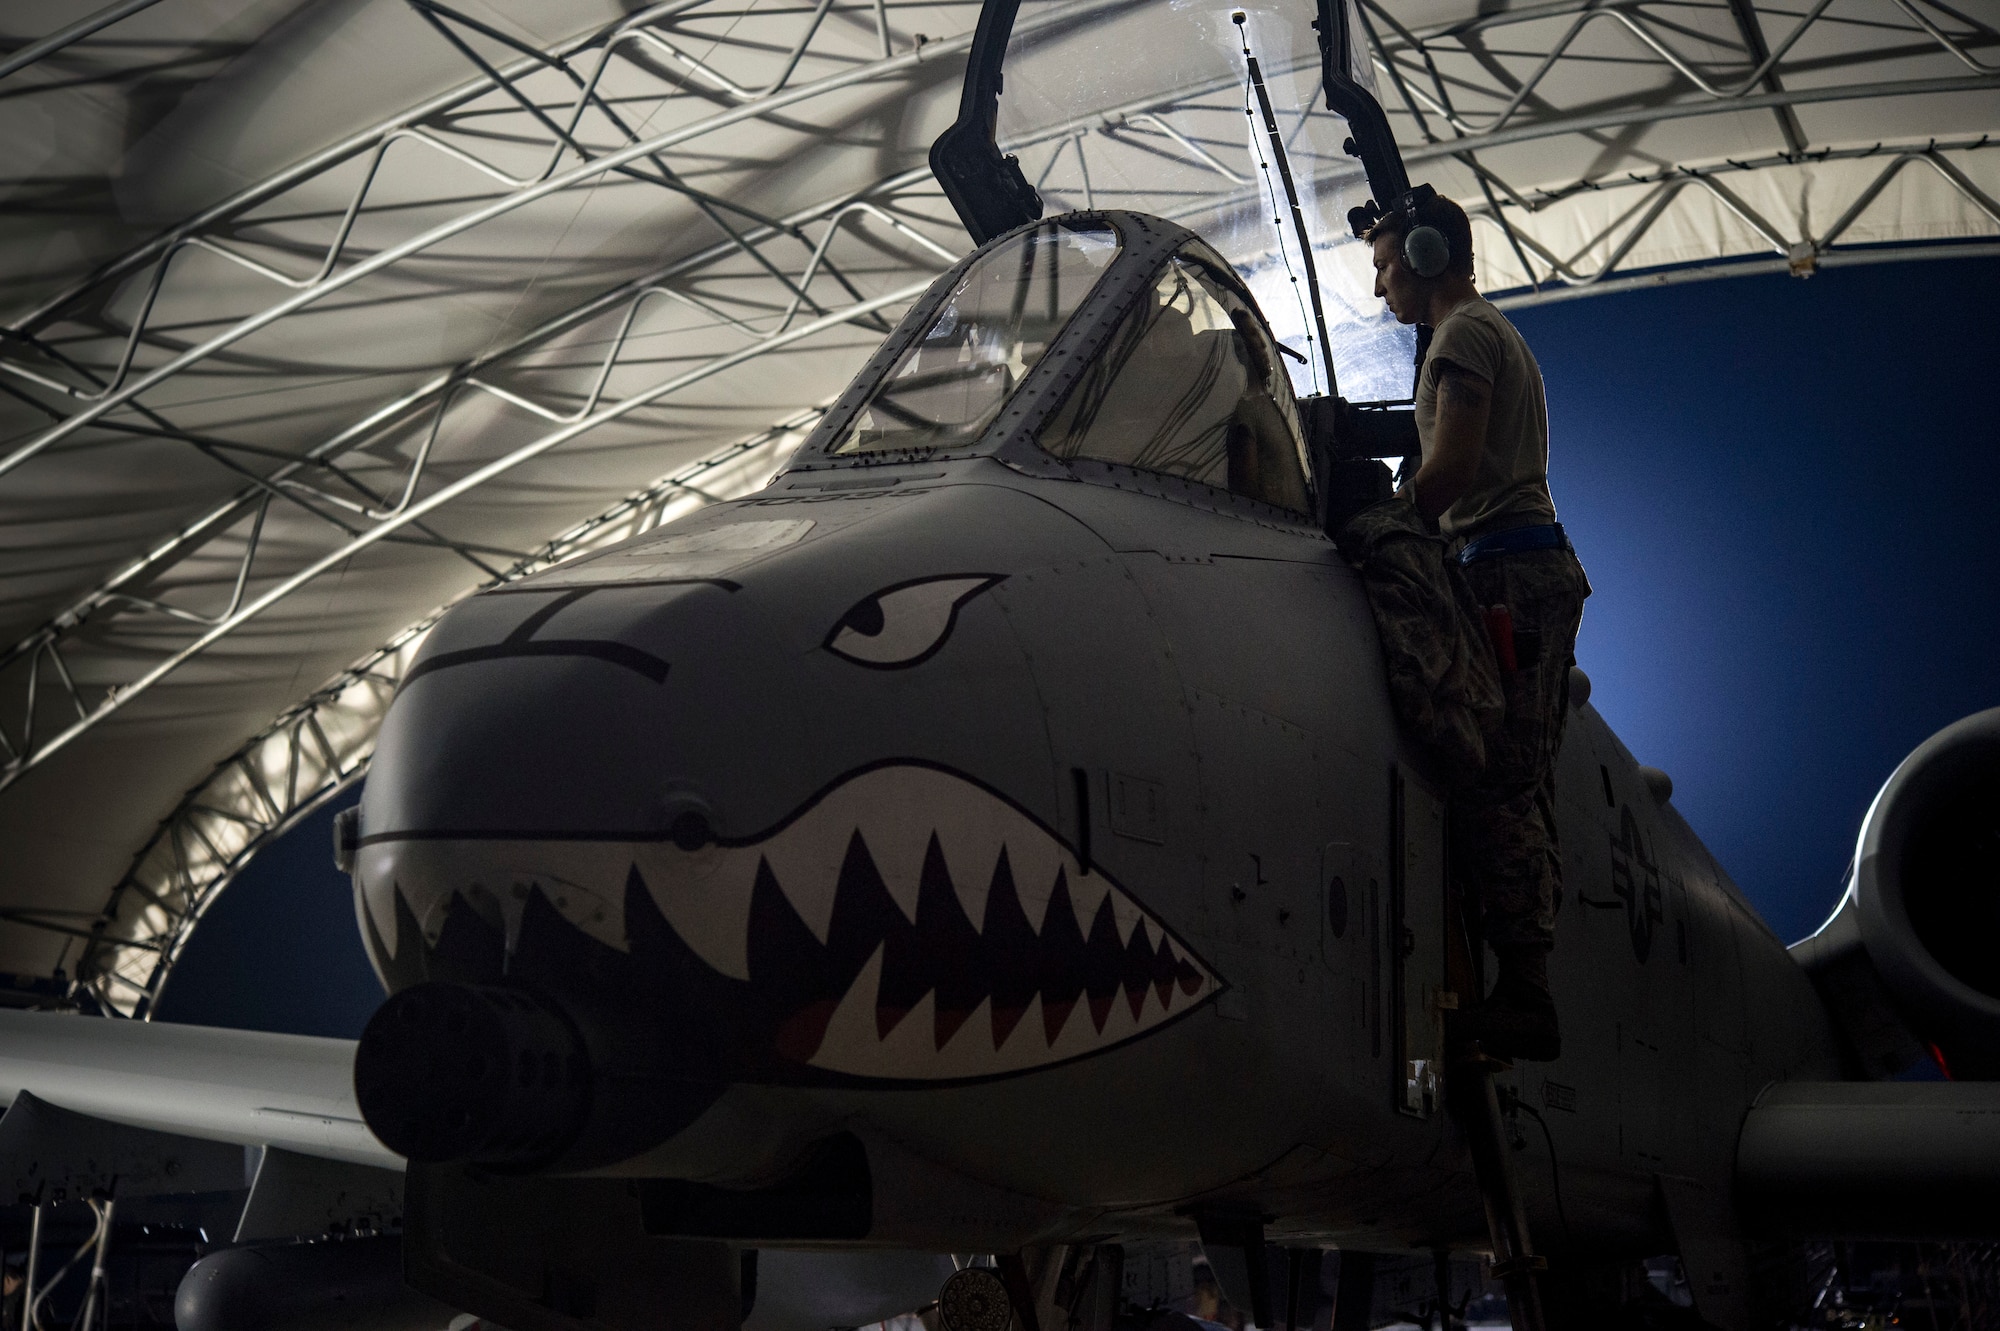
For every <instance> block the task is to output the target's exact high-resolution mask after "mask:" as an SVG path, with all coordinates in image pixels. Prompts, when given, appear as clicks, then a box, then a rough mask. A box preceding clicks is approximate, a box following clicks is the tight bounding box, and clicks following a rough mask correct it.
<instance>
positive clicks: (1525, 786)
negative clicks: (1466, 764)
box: [1451, 550, 1590, 950]
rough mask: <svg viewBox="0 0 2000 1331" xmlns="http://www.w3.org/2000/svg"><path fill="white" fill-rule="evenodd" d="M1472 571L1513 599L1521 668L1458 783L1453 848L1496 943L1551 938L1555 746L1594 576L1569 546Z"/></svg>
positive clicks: (1491, 592) (1556, 893) (1471, 579)
mask: <svg viewBox="0 0 2000 1331" xmlns="http://www.w3.org/2000/svg"><path fill="white" fill-rule="evenodd" d="M1464 571H1465V577H1466V581H1467V582H1468V583H1470V584H1471V587H1472V593H1473V596H1474V599H1476V600H1477V601H1478V603H1479V604H1480V605H1482V606H1494V605H1504V606H1506V607H1507V613H1508V615H1509V617H1510V618H1511V619H1512V620H1513V625H1514V654H1515V664H1516V666H1517V667H1518V669H1516V670H1513V671H1511V672H1509V671H1507V670H1505V669H1502V670H1501V672H1500V682H1501V690H1502V692H1503V693H1504V694H1505V695H1506V699H1507V710H1506V715H1505V717H1504V719H1503V720H1502V721H1501V724H1500V727H1499V730H1498V733H1492V734H1489V735H1488V736H1487V740H1486V766H1485V770H1484V771H1483V772H1482V773H1481V774H1480V776H1479V778H1478V779H1477V780H1476V781H1473V782H1470V783H1468V784H1466V785H1463V786H1459V787H1456V788H1455V789H1454V790H1453V791H1452V800H1451V820H1452V821H1451V831H1452V837H1451V840H1452V847H1453V856H1452V857H1453V860H1454V861H1455V867H1456V870H1457V874H1458V877H1459V880H1460V881H1461V882H1463V883H1465V884H1467V885H1468V886H1469V887H1474V888H1476V892H1477V898H1478V901H1479V909H1480V916H1481V920H1482V924H1483V927H1484V932H1485V935H1486V941H1487V942H1488V943H1490V944H1491V945H1492V946H1493V947H1494V948H1495V949H1496V950H1499V949H1506V948H1520V947H1529V948H1536V947H1539V948H1547V947H1549V946H1550V945H1552V944H1553V943H1554V941H1555V927H1556V911H1557V909H1558V908H1559V907H1560V906H1561V904H1562V850H1561V846H1560V844H1559V843H1558V841H1557V837H1556V819H1555V772H1556V754H1557V751H1558V750H1559V749H1560V748H1561V747H1562V737H1563V723H1564V721H1565V719H1566V718H1567V716H1568V712H1569V670H1570V666H1572V665H1573V664H1575V660H1576V658H1575V655H1574V653H1575V650H1576V631H1577V627H1578V625H1579V624H1580V623H1581V622H1582V620H1583V602H1584V598H1585V597H1587V596H1589V595H1590V582H1589V580H1588V579H1587V578H1586V577H1585V576H1584V573H1583V565H1581V564H1580V563H1578V562H1577V558H1576V556H1575V555H1574V554H1572V553H1571V552H1569V551H1568V550H1530V551H1524V552H1522V553H1520V554H1512V555H1497V556H1493V557H1491V558H1487V559H1483V560H1480V561H1479V562H1477V563H1474V564H1468V565H1466V566H1465V570H1464Z"/></svg>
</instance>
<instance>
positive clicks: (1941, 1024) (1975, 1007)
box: [1793, 708, 2000, 1078]
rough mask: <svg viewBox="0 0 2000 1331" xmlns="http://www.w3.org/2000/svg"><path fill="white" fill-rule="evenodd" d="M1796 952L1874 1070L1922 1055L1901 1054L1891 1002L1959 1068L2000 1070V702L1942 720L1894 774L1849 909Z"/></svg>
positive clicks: (1875, 815)
mask: <svg viewBox="0 0 2000 1331" xmlns="http://www.w3.org/2000/svg"><path fill="white" fill-rule="evenodd" d="M1793 954H1794V955H1795V956H1797V957H1798V959H1799V961H1800V962H1801V964H1803V965H1804V966H1805V967H1806V969H1807V970H1808V971H1810V972H1811V973H1812V975H1813V978H1814V980H1815V981H1816V982H1817V983H1818V985H1819V987H1820V990H1821V993H1822V994H1823V995H1824V996H1825V997H1826V999H1827V1002H1828V1005H1829V1007H1830V1008H1832V1009H1833V1012H1834V1015H1835V1017H1836V1019H1837V1021H1838V1022H1839V1024H1840V1025H1841V1027H1842V1028H1843V1029H1844V1030H1845V1031H1846V1033H1847V1035H1848V1037H1849V1040H1850V1042H1851V1043H1852V1044H1853V1045H1854V1046H1855V1048H1856V1052H1857V1054H1858V1056H1859V1057H1860V1059H1861V1061H1862V1063H1863V1064H1864V1066H1865V1070H1866V1071H1868V1072H1870V1073H1873V1074H1874V1075H1877V1076H1880V1075H1885V1074H1887V1073H1892V1072H1894V1071H1898V1070H1900V1069H1899V1068H1898V1067H1896V1066H1895V1065H1896V1064H1897V1063H1898V1062H1904V1063H1906V1062H1907V1061H1908V1057H1907V1055H1908V1053H1910V1052H1913V1051H1910V1050H1909V1049H1908V1045H1909V1040H1908V1037H1907V1036H1903V1037H1902V1039H1901V1041H1900V1043H1901V1044H1902V1045H1903V1046H1904V1050H1903V1052H1902V1053H1901V1054H1898V1053H1897V1052H1895V1051H1894V1049H1893V1048H1892V1047H1893V1046H1894V1045H1896V1044H1897V1043H1898V1041H1897V1039H1896V1038H1895V1033H1894V1032H1893V1031H1892V1030H1891V1029H1890V1028H1891V1027H1892V1026H1893V1025H1894V1024H1895V1023H1894V1020H1893V1018H1892V1017H1891V1015H1890V1014H1889V1013H1887V1012H1883V1011H1880V1010H1879V1007H1880V999H1882V998H1886V999H1887V1000H1888V1004H1889V1005H1891V1006H1893V1008H1894V1015H1895V1016H1897V1017H1900V1018H1901V1019H1902V1023H1903V1024H1905V1025H1906V1026H1907V1027H1908V1030H1909V1031H1910V1032H1912V1033H1914V1035H1915V1036H1916V1037H1917V1039H1918V1040H1921V1041H1922V1042H1924V1043H1925V1044H1929V1045H1933V1046H1935V1047H1936V1048H1938V1049H1939V1050H1941V1051H1942V1052H1943V1053H1944V1055H1945V1059H1946V1061H1947V1062H1948V1063H1949V1064H1950V1066H1951V1071H1952V1073H1953V1074H1954V1075H1958V1076H1970V1077H1978V1078H1991V1077H2000V708H1994V709H1992V710H1990V711H1984V712H1977V713H1974V714H1973V715H1971V716H1968V717H1966V718H1965V719H1964V720H1962V721H1957V722H1954V723H1953V724H1952V725H1949V726H1946V727H1945V728H1944V729H1943V730H1940V731H1939V732H1938V733H1937V734H1935V735H1933V736H1931V737H1930V738H1929V739H1928V740H1925V741H1924V742H1923V743H1922V744H1920V745H1918V746H1917V748H1916V749H1915V751H1913V752H1912V753H1911V754H1910V756H1909V757H1907V758H1905V759H1904V760H1903V761H1902V763H1901V765H1899V766H1898V767H1897V768H1896V770H1895V772H1894V773H1892V774H1891V775H1890V777H1889V780H1888V781H1887V782H1886V783H1885V784H1884V785H1883V787H1882V790H1881V793H1879V794H1878V795H1876V797H1875V801H1874V803H1873V804H1871V805H1870V806H1869V809H1868V813H1867V816H1866V817H1865V818H1863V820H1862V823H1861V838H1860V842H1859V844H1858V846H1857V847H1856V851H1855V862H1854V873H1853V877H1852V878H1851V879H1850V880H1849V886H1848V892H1847V895H1846V896H1845V897H1844V898H1843V899H1842V901H1841V904H1840V908H1839V909H1838V910H1837V911H1836V912H1835V913H1834V915H1833V918H1832V919H1830V920H1828V921H1827V923H1826V924H1825V926H1824V927H1822V928H1821V929H1820V931H1819V932H1818V933H1817V934H1815V935H1813V937H1811V938H1809V939H1807V940H1805V941H1804V942H1801V943H1799V944H1797V945H1796V946H1795V947H1794V949H1793ZM1870 990H1872V991H1874V992H1873V995H1872V996H1871V995H1870V994H1869V993H1867V992H1866V991H1870ZM1871 997H1872V998H1873V999H1874V1000H1875V1001H1874V1002H1872V1003H1871V1001H1870V999H1871ZM1871 1006H1873V1007H1875V1008H1877V1009H1878V1010H1876V1011H1873V1012H1870V1011H1869V1010H1868V1009H1869V1008H1870V1007H1871Z"/></svg>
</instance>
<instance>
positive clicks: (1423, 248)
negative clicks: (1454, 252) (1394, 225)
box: [1403, 226, 1451, 277]
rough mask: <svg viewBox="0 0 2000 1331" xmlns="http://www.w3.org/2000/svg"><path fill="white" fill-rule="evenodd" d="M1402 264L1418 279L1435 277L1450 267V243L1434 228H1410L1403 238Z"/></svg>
mask: <svg viewBox="0 0 2000 1331" xmlns="http://www.w3.org/2000/svg"><path fill="white" fill-rule="evenodd" d="M1403 264H1404V266H1405V267H1407V268H1408V269H1409V270H1410V271H1411V272H1413V273H1415V274H1416V275H1417V276H1418V277H1437V276H1439V275H1440V274H1442V273H1443V272H1444V270H1445V269H1446V268H1449V267H1450V266H1451V242H1450V241H1448V240H1446V239H1445V238H1444V232H1442V231H1440V230H1438V229H1437V228H1436V227H1434V226H1415V227H1411V228H1410V229H1409V231H1408V232H1406V233H1405V234H1404V236H1403Z"/></svg>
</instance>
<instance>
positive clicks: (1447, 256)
mask: <svg viewBox="0 0 2000 1331" xmlns="http://www.w3.org/2000/svg"><path fill="white" fill-rule="evenodd" d="M1435 198H1437V191H1436V190H1434V189H1432V188H1431V187H1430V186H1429V185H1418V186H1417V187H1416V188H1415V189H1412V190H1411V191H1410V192H1409V193H1407V194H1405V195H1404V196H1403V197H1402V198H1400V199H1398V200H1396V202H1395V204H1394V205H1393V206H1392V207H1391V208H1390V209H1389V210H1388V211H1390V212H1399V213H1401V214H1403V216H1405V217H1407V218H1409V219H1410V220H1411V221H1415V220H1416V218H1417V210H1418V209H1420V208H1422V207H1424V206H1425V205H1426V204H1428V203H1430V202H1431V200H1433V199H1435ZM1383 215H1384V210H1383V209H1381V208H1378V207H1377V206H1376V205H1375V204H1374V202H1373V201H1370V202H1368V203H1364V204H1362V205H1361V206H1360V207H1358V208H1351V209H1349V210H1348V213H1347V224H1348V225H1349V226H1351V227H1353V228H1354V234H1355V235H1357V236H1361V235H1365V234H1367V232H1368V230H1369V228H1370V227H1373V226H1374V225H1375V224H1376V223H1377V222H1379V221H1381V220H1382V217H1383ZM1403 266H1404V267H1405V268H1408V269H1409V270H1410V271H1411V272H1413V273H1415V274H1416V275H1417V276H1418V277H1424V278H1431V277H1440V276H1443V274H1444V271H1445V269H1447V268H1449V267H1451V242H1450V241H1449V240H1447V239H1445V234H1444V232H1442V231H1440V230H1438V229H1437V228H1436V227H1434V226H1429V225H1423V226H1413V227H1411V228H1410V229H1409V230H1408V231H1405V232H1404V233H1403Z"/></svg>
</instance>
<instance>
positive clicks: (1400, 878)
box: [1389, 766, 1456, 1118]
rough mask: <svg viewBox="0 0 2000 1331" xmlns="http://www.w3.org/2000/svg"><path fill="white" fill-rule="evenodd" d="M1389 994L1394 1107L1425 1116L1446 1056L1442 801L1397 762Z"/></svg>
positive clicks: (1449, 1000) (1433, 1108)
mask: <svg viewBox="0 0 2000 1331" xmlns="http://www.w3.org/2000/svg"><path fill="white" fill-rule="evenodd" d="M1390 798H1391V801H1392V803H1391V805H1390V810H1391V817H1390V829H1391V837H1392V838H1393V840H1394V842H1395V844H1394V846H1393V847H1392V848H1391V860H1390V864H1391V868H1390V880H1391V881H1390V889H1389V893H1390V896H1389V900H1390V910H1389V919H1390V929H1389V938H1390V942H1391V944H1392V948H1391V955H1392V956H1393V958H1394V961H1395V969H1394V977H1395V979H1394V983H1393V984H1392V985H1391V988H1390V993H1391V995H1392V996H1393V998H1394V1001H1395V1009H1394V1014H1393V1015H1394V1025H1393V1027H1392V1029H1393V1030H1394V1031H1395V1032H1396V1039H1397V1062H1396V1069H1397V1074H1398V1075H1397V1086H1396V1108H1397V1109H1398V1110H1399V1111H1400V1112H1402V1113H1405V1114H1409V1115H1411V1116H1412V1117H1415V1118H1429V1117H1430V1116H1431V1115H1432V1114H1434V1113H1436V1112H1437V1110H1438V1107H1439V1103H1440V1100H1439V1096H1440V1094H1441V1091H1442V1087H1441V1080H1440V1079H1441V1076H1442V1073H1443V1059H1444V1009H1445V1007H1446V1005H1447V1004H1450V1005H1452V1006H1456V996H1455V995H1454V996H1447V994H1446V991H1445V932H1444V930H1445V920H1444V904H1445V895H1444V894H1445V854H1444V826H1445V821H1444V799H1443V797H1442V796H1440V795H1439V794H1438V793H1437V792H1436V791H1435V790H1433V789H1432V788H1431V787H1430V786H1429V785H1428V784H1427V783H1426V782H1425V781H1424V780H1423V778H1422V777H1419V776H1418V775H1417V774H1416V773H1414V772H1412V771H1410V770H1409V769H1407V768H1405V767H1401V766H1398V767H1397V768H1396V770H1395V772H1394V774H1393V775H1392V777H1391V792H1390Z"/></svg>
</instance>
